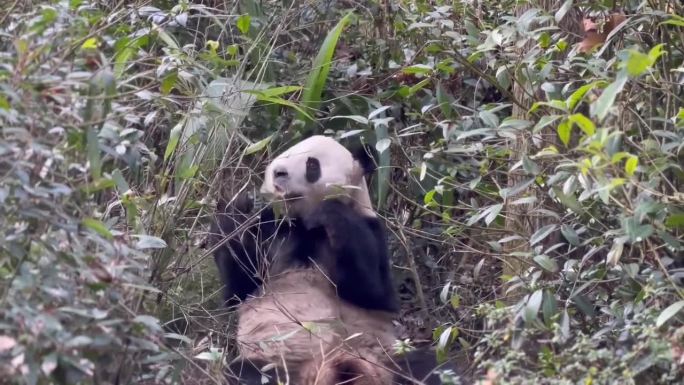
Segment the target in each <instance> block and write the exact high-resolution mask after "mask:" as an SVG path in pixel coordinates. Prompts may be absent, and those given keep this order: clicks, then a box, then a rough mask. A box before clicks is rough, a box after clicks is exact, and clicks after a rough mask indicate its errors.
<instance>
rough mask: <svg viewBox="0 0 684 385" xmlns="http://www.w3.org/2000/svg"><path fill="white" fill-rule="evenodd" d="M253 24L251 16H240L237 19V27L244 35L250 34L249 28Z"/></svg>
mask: <svg viewBox="0 0 684 385" xmlns="http://www.w3.org/2000/svg"><path fill="white" fill-rule="evenodd" d="M251 23H252V17H251V16H249V14H245V15H240V17H238V18H237V22H236V26H237V28H238V29H239V30H240V32H241V33H242V34H243V35H247V33H248V32H249V26H250V25H251Z"/></svg>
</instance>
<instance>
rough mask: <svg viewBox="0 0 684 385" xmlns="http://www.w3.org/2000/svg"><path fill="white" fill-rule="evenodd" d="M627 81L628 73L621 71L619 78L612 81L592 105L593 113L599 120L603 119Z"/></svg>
mask: <svg viewBox="0 0 684 385" xmlns="http://www.w3.org/2000/svg"><path fill="white" fill-rule="evenodd" d="M626 83H627V73H625V72H622V71H621V72H619V73H618V76H617V78H616V79H615V81H614V82H612V83H610V85H609V86H608V87H606V89H605V90H603V93H602V94H601V96H600V97H599V98H598V99H597V100H596V101H595V102H594V103H593V104H592V105H591V115H592V116H595V117H598V119H599V120H601V121H602V120H603V119H604V118H605V117H606V115H607V114H608V111H609V110H610V108H611V107H612V106H613V104H614V103H615V98H616V97H617V94H619V93H620V92H621V91H622V89H623V88H624V87H625V84H626Z"/></svg>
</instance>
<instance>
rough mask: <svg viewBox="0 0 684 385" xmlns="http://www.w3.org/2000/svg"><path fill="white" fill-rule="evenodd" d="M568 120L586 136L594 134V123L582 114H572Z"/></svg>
mask: <svg viewBox="0 0 684 385" xmlns="http://www.w3.org/2000/svg"><path fill="white" fill-rule="evenodd" d="M568 120H569V121H570V122H572V123H574V124H577V126H578V127H579V128H580V130H582V131H583V132H584V133H585V134H587V135H590V136H591V135H594V133H595V132H596V126H595V125H594V122H592V121H591V120H590V119H589V118H587V117H586V116H584V115H583V114H580V113H577V114H572V115H570V116H569V117H568Z"/></svg>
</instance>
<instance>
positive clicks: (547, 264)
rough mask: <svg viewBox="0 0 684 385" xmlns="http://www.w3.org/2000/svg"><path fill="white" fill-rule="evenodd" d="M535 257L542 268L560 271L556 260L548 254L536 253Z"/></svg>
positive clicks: (553, 271) (552, 271) (549, 270)
mask: <svg viewBox="0 0 684 385" xmlns="http://www.w3.org/2000/svg"><path fill="white" fill-rule="evenodd" d="M533 259H534V261H535V262H536V263H537V264H538V265H539V266H541V268H542V269H544V270H546V271H548V272H551V273H555V272H557V271H558V264H557V263H556V261H554V260H553V259H551V258H549V256H548V255H544V254H542V255H536V256H535V257H534V258H533Z"/></svg>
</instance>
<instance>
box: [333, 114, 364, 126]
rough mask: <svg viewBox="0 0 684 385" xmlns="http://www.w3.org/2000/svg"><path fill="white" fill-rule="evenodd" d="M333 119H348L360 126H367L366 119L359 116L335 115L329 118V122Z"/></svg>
mask: <svg viewBox="0 0 684 385" xmlns="http://www.w3.org/2000/svg"><path fill="white" fill-rule="evenodd" d="M333 119H350V120H353V121H355V122H357V123H360V124H368V119H366V118H365V117H363V116H361V115H336V116H333V117H331V118H330V120H333Z"/></svg>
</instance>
